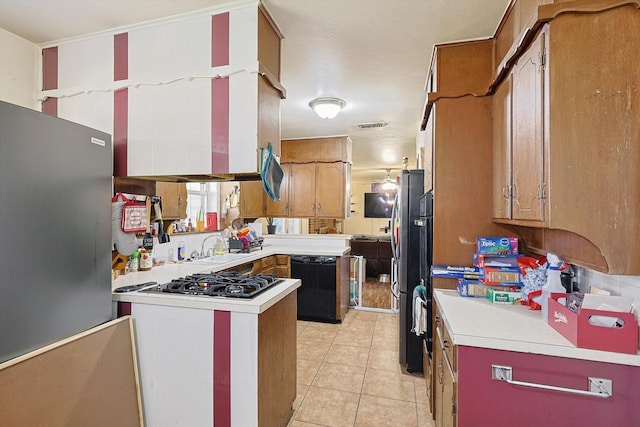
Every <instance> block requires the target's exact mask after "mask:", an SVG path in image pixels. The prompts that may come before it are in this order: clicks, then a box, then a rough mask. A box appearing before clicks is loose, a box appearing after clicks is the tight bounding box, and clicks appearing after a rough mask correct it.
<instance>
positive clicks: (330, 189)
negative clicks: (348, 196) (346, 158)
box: [316, 162, 350, 218]
mask: <svg viewBox="0 0 640 427" xmlns="http://www.w3.org/2000/svg"><path fill="white" fill-rule="evenodd" d="M347 167H348V165H347V164H346V163H342V162H336V163H316V217H317V218H344V217H345V177H346V176H347V171H346V169H347ZM349 208H350V206H349Z"/></svg>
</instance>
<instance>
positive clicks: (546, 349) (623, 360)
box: [433, 289, 640, 366]
mask: <svg viewBox="0 0 640 427" xmlns="http://www.w3.org/2000/svg"><path fill="white" fill-rule="evenodd" d="M433 296H434V298H435V299H436V303H437V304H438V307H439V309H440V311H441V313H442V317H443V320H444V324H445V326H446V328H447V330H448V331H449V333H450V335H451V339H452V340H453V343H454V344H455V345H461V346H468V347H482V348H488V349H494V350H506V351H515V352H519V353H532V354H540V355H547V356H558V357H566V358H570V359H581V360H590V361H595V362H605V363H613V364H619V365H629V366H640V354H627V353H617V352H611V351H602V350H591V349H586V348H579V347H576V346H574V345H573V344H572V343H571V342H570V341H568V340H567V339H566V338H564V337H563V336H562V335H561V334H560V333H558V332H557V331H556V330H555V329H553V328H552V327H551V326H549V325H547V324H546V323H545V322H543V321H542V319H540V318H539V314H538V313H539V312H530V311H529V310H527V308H525V307H522V306H504V305H501V306H493V305H492V304H491V303H490V302H489V301H487V300H485V299H483V298H465V297H461V296H459V295H458V293H457V292H456V291H451V290H445V289H435V290H434V292H433ZM456 301H457V302H459V304H455V302H456ZM454 305H456V306H457V307H456V306H454ZM492 307H494V308H496V309H498V307H500V309H502V310H503V311H502V312H501V313H502V314H505V313H506V317H508V316H509V314H508V313H509V312H510V311H512V312H513V313H514V316H513V319H511V320H512V322H511V326H513V324H514V322H518V321H520V322H526V324H524V323H523V324H521V326H522V328H521V329H520V330H519V331H518V332H519V334H514V333H513V331H509V330H508V329H506V328H502V329H501V328H500V325H495V324H494V325H493V327H492V328H487V327H486V321H483V318H482V314H483V313H482V312H483V311H484V312H485V313H486V311H487V309H490V308H492ZM519 310H522V312H520V311H519ZM474 311H475V313H473V312H474ZM462 312H464V313H465V314H464V316H461V315H460V313H462ZM471 313H473V314H476V316H473V317H474V318H475V319H476V320H477V321H476V322H471V323H469V322H467V321H466V319H465V317H466V316H469V315H470V314H471ZM523 315H524V317H523ZM536 316H537V317H536ZM463 323H464V324H463ZM507 323H509V320H508V319H505V324H507ZM532 328H534V329H535V328H537V329H538V331H537V332H539V334H536V337H537V342H534V341H526V340H525V339H522V338H520V337H521V336H522V334H526V333H528V332H530V333H532V331H531V330H532ZM462 329H465V331H462Z"/></svg>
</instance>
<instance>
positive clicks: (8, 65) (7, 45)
mask: <svg viewBox="0 0 640 427" xmlns="http://www.w3.org/2000/svg"><path fill="white" fill-rule="evenodd" d="M38 55H40V48H39V47H38V46H37V45H35V44H33V43H31V42H30V41H27V40H25V39H23V38H21V37H18V36H16V35H15V34H13V33H10V32H8V31H6V30H3V29H2V28H0V58H1V60H0V99H1V100H3V101H6V102H10V103H12V104H16V105H20V106H22V107H27V108H31V109H34V110H37V109H38V108H36V107H37V103H36V82H37V74H38V73H37V63H38Z"/></svg>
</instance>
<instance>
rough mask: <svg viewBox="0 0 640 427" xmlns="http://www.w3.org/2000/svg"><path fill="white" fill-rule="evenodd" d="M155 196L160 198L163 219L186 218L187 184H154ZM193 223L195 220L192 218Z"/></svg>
mask: <svg viewBox="0 0 640 427" xmlns="http://www.w3.org/2000/svg"><path fill="white" fill-rule="evenodd" d="M156 195H157V196H160V197H161V198H162V218H163V219H184V218H186V217H187V184H184V183H173V182H156ZM192 219H193V220H194V223H195V218H192Z"/></svg>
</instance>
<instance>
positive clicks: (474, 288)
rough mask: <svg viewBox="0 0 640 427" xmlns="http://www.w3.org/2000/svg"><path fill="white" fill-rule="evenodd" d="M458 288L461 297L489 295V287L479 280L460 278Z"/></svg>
mask: <svg viewBox="0 0 640 427" xmlns="http://www.w3.org/2000/svg"><path fill="white" fill-rule="evenodd" d="M456 289H457V290H458V294H459V295H460V296H461V297H481V298H484V297H486V296H487V287H486V286H485V285H484V283H482V282H480V281H479V280H467V279H458V283H457V284H456Z"/></svg>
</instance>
